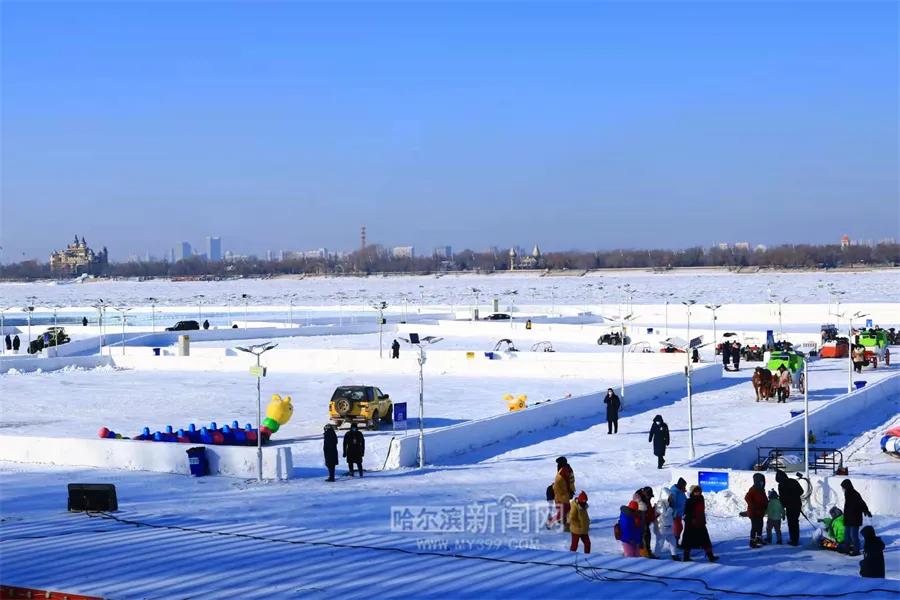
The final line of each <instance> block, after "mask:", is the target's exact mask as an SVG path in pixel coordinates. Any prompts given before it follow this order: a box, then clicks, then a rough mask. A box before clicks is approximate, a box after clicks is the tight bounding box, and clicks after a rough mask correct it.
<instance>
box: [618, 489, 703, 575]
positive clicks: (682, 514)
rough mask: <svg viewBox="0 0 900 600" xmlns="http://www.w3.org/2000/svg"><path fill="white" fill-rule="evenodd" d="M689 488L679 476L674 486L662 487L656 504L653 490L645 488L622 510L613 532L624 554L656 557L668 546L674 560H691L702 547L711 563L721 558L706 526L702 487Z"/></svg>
mask: <svg viewBox="0 0 900 600" xmlns="http://www.w3.org/2000/svg"><path fill="white" fill-rule="evenodd" d="M686 488H687V482H686V481H685V480H684V479H683V478H679V479H678V481H677V482H676V483H675V485H673V486H672V487H671V488H663V489H662V491H661V493H660V498H659V500H657V501H656V503H655V504H654V503H653V497H654V494H653V489H652V488H650V487H643V488H641V489H639V490H638V491H636V492H635V493H634V495H633V496H632V498H631V501H630V502H629V503H628V504H627V505H625V506H622V507H621V508H620V509H619V521H618V523H616V525H615V527H614V533H615V536H616V539H618V540H619V541H620V542H621V543H622V551H623V553H624V554H625V556H629V557H644V558H657V554H658V553H659V552H660V551H661V550H662V549H666V550H668V552H669V555H670V556H671V558H672V560H677V561H690V560H691V550H694V549H701V550H703V551H704V553H705V554H706V558H707V560H709V561H710V562H715V561H717V560H719V557H718V556H716V555H715V554H714V553H713V549H712V542H711V541H710V538H709V531H708V530H707V528H706V502H705V500H704V498H703V489H702V488H701V487H700V486H699V485H695V486H691V490H690V494H687V493H685V491H686ZM651 531H652V532H653V534H655V535H656V543H655V546H652V545H651V542H652V534H651ZM654 550H655V551H654Z"/></svg>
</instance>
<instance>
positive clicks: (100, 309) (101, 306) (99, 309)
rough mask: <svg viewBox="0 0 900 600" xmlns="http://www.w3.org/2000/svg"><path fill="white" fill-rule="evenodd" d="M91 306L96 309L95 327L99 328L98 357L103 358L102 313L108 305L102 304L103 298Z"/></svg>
mask: <svg viewBox="0 0 900 600" xmlns="http://www.w3.org/2000/svg"><path fill="white" fill-rule="evenodd" d="M92 306H93V307H94V308H96V309H97V325H98V326H99V327H100V356H103V311H105V310H106V307H107V306H109V305H108V304H107V303H106V302H104V300H103V298H100V299H98V300H97V303H96V304H93V305H92ZM110 352H112V349H110Z"/></svg>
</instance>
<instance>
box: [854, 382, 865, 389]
mask: <svg viewBox="0 0 900 600" xmlns="http://www.w3.org/2000/svg"><path fill="white" fill-rule="evenodd" d="M853 385H855V386H856V389H858V390H861V389H863V388H864V387H866V382H865V381H854V382H853Z"/></svg>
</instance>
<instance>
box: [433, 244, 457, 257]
mask: <svg viewBox="0 0 900 600" xmlns="http://www.w3.org/2000/svg"><path fill="white" fill-rule="evenodd" d="M434 257H435V258H439V259H441V260H450V259H451V258H453V249H452V248H451V247H450V246H438V247H437V248H435V249H434Z"/></svg>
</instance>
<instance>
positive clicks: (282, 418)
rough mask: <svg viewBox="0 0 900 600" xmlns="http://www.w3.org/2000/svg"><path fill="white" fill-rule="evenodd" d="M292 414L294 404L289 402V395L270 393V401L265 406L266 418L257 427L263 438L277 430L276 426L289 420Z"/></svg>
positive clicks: (267, 437)
mask: <svg viewBox="0 0 900 600" xmlns="http://www.w3.org/2000/svg"><path fill="white" fill-rule="evenodd" d="M293 414H294V405H293V404H291V397H290V396H285V397H284V398H282V397H281V396H279V395H278V394H272V401H271V402H269V405H268V406H267V407H266V418H265V419H263V422H262V427H260V428H259V431H260V433H262V436H263V439H264V440H267V439H269V437H270V436H271V435H272V434H273V433H275V432H276V431H278V428H279V427H281V426H282V425H284V424H285V423H287V422H288V421H290V420H291V417H292V416H293Z"/></svg>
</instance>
